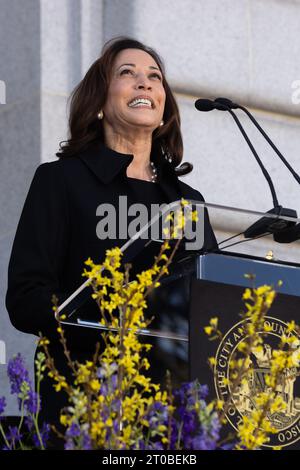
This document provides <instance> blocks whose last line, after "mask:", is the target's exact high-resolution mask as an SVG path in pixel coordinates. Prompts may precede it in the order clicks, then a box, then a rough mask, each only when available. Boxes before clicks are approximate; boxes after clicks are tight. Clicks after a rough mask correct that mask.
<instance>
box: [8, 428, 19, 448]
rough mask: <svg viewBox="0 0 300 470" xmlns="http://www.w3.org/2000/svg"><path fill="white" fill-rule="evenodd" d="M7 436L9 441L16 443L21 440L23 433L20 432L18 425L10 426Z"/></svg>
mask: <svg viewBox="0 0 300 470" xmlns="http://www.w3.org/2000/svg"><path fill="white" fill-rule="evenodd" d="M6 438H7V440H8V441H9V442H13V443H14V445H15V444H16V443H18V442H19V441H20V440H21V438H22V435H21V434H20V433H19V430H18V428H17V426H9V427H8V431H7V433H6Z"/></svg>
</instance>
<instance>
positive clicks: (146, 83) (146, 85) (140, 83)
mask: <svg viewBox="0 0 300 470" xmlns="http://www.w3.org/2000/svg"><path fill="white" fill-rule="evenodd" d="M136 87H137V88H138V89H147V90H150V89H151V88H152V87H151V82H150V80H149V78H148V77H147V76H146V75H139V76H138V77H137V80H136Z"/></svg>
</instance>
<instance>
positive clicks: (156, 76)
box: [150, 73, 161, 80]
mask: <svg viewBox="0 0 300 470" xmlns="http://www.w3.org/2000/svg"><path fill="white" fill-rule="evenodd" d="M150 76H151V77H155V78H158V80H161V76H160V75H159V74H158V73H152V74H151V75H150Z"/></svg>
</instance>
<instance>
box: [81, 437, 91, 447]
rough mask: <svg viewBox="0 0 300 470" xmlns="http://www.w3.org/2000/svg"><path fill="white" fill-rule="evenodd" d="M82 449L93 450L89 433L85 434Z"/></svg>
mask: <svg viewBox="0 0 300 470" xmlns="http://www.w3.org/2000/svg"><path fill="white" fill-rule="evenodd" d="M82 449H83V450H92V441H91V438H90V436H89V435H88V434H87V433H84V434H83V442H82Z"/></svg>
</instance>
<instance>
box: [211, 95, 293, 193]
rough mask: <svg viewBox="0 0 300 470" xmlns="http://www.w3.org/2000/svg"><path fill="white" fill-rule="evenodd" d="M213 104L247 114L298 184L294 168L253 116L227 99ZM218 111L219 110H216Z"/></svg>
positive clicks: (217, 100)
mask: <svg viewBox="0 0 300 470" xmlns="http://www.w3.org/2000/svg"><path fill="white" fill-rule="evenodd" d="M214 102H215V103H218V105H220V104H223V105H224V106H227V107H228V108H230V109H241V110H242V111H244V113H246V114H247V116H248V117H249V119H250V120H251V121H252V123H253V124H254V125H255V127H256V128H257V129H258V130H259V132H260V133H261V134H262V136H263V137H264V138H265V140H266V141H267V142H268V144H269V145H270V146H271V147H272V149H273V150H274V152H275V153H276V154H277V155H278V157H279V158H280V160H281V161H282V162H283V164H284V165H285V166H286V167H287V168H288V170H289V171H290V172H291V173H292V175H293V176H294V178H295V180H296V181H297V183H299V184H300V176H299V175H298V174H297V173H296V171H295V170H294V168H293V167H292V166H291V165H290V164H289V162H288V161H287V160H286V158H285V157H284V156H283V155H282V153H281V152H280V151H279V150H278V148H277V147H276V145H275V144H274V142H273V141H272V140H271V139H270V137H269V136H268V134H267V133H266V132H265V131H264V130H263V128H262V127H261V126H260V124H259V123H258V122H257V120H256V119H255V117H254V116H253V114H251V113H250V111H249V110H248V109H247V108H245V107H244V106H241V105H240V104H237V103H234V102H233V101H231V100H229V99H228V98H216V99H215V101H214ZM216 109H220V108H216Z"/></svg>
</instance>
